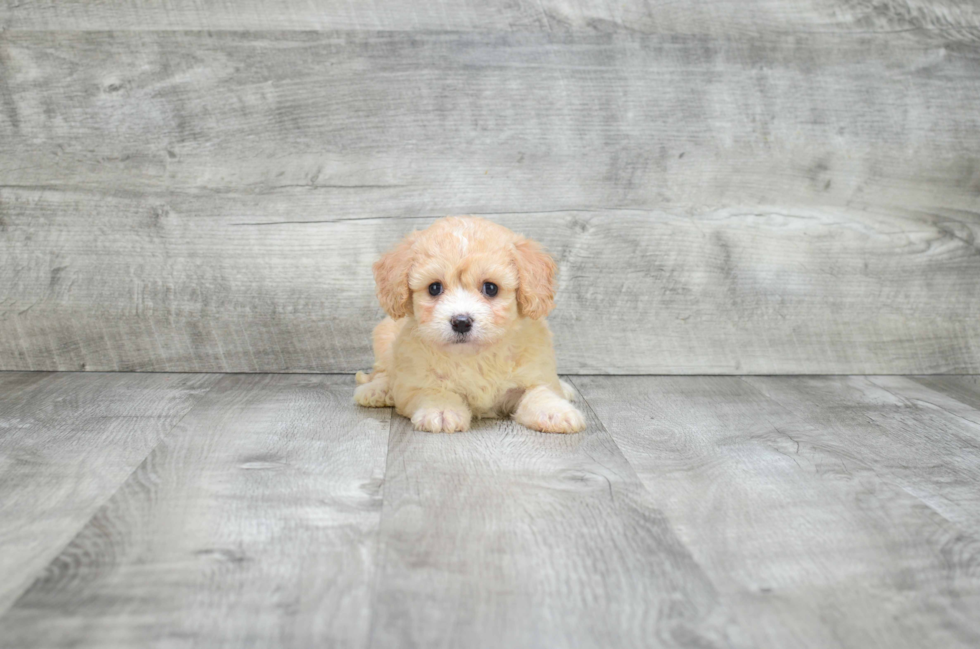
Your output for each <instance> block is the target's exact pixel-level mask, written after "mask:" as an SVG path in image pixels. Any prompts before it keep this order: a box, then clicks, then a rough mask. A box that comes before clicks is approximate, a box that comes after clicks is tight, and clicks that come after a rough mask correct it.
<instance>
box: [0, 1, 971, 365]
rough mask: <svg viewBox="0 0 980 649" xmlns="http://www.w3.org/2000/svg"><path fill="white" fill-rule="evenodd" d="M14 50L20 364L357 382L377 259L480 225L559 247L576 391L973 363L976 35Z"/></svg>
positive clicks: (2, 306)
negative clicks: (584, 377) (669, 378)
mask: <svg viewBox="0 0 980 649" xmlns="http://www.w3.org/2000/svg"><path fill="white" fill-rule="evenodd" d="M852 4H854V3H852ZM855 6H856V5H855ZM936 6H937V7H939V6H940V5H936ZM950 6H952V5H950ZM885 13H888V12H887V11H886V12H885ZM912 13H914V12H912ZM940 13H943V12H940ZM946 13H948V14H949V15H950V16H953V15H954V14H955V15H959V14H956V12H954V11H952V10H950V12H946ZM946 13H943V15H946ZM899 14H901V12H898V13H896V15H899ZM937 15H938V14H937ZM950 20H953V18H950ZM0 57H2V59H3V62H4V66H3V67H2V71H0V79H2V83H0V95H2V97H3V101H2V102H0V106H2V107H3V109H2V111H0V129H2V132H3V135H4V136H5V139H4V141H5V146H4V148H3V151H2V152H0V179H2V182H0V283H2V284H3V285H4V287H5V293H4V295H3V299H2V300H0V368H5V369H45V370H56V369H80V368H85V369H113V370H114V369H140V370H195V371H210V370H216V371H286V372H293V371H353V370H356V369H362V368H364V367H366V366H367V365H368V364H369V363H370V360H371V359H370V349H369V332H370V329H371V327H372V326H373V324H374V322H375V321H376V319H377V318H378V316H379V315H380V314H379V310H378V308H377V306H376V304H375V301H374V297H373V287H372V282H371V278H370V263H371V261H373V259H374V258H375V257H376V256H377V255H378V254H379V253H380V252H381V251H382V250H383V249H384V248H386V247H387V246H389V245H390V244H391V243H393V242H394V241H395V240H396V239H397V238H398V237H399V236H401V235H402V234H404V233H405V232H407V231H409V230H410V229H412V228H413V227H416V226H422V225H425V224H426V223H428V222H429V221H431V218H433V217H436V216H441V215H444V214H448V213H476V214H484V215H489V216H490V217H492V218H495V219H496V220H499V221H501V222H504V223H505V224H506V225H508V226H511V227H513V228H515V229H517V230H520V231H524V232H526V233H528V234H529V235H531V236H534V237H537V238H539V239H541V240H542V241H543V242H544V243H545V245H546V246H547V247H548V248H549V249H551V250H552V251H553V252H554V253H555V255H556V256H557V257H558V258H559V260H560V265H561V270H562V287H561V289H560V291H561V292H560V295H559V310H558V311H557V312H556V314H555V317H554V319H553V323H554V329H555V331H556V341H557V345H558V354H559V359H560V363H561V369H562V370H563V371H566V372H575V373H580V372H586V373H595V372H598V373H643V372H657V373H689V372H702V373H783V372H797V373H867V372H871V373H881V372H895V373H899V372H901V373H907V372H918V373H934V372H970V371H980V342H978V341H980V285H978V283H977V282H976V281H975V278H976V277H977V276H978V272H980V255H978V254H977V244H976V242H977V241H978V236H977V235H978V228H980V212H978V210H977V205H978V201H980V163H978V159H977V155H976V152H977V150H978V149H980V112H978V111H976V110H975V109H974V108H975V106H977V105H980V65H978V63H980V55H978V52H977V50H976V48H975V47H973V46H970V45H968V44H964V43H954V42H952V41H941V42H938V43H937V42H934V41H932V40H928V39H921V38H918V37H917V36H914V35H909V34H904V33H899V34H890V35H885V34H879V35H855V34H849V35H841V34H836V33H795V34H770V35H769V36H768V37H766V38H764V39H760V38H756V37H750V36H740V35H732V34H729V35H726V36H724V37H716V36H706V35H699V34H687V35H685V34H675V35H643V34H639V33H633V32H624V33H608V34H606V33H590V32H585V33H580V32H574V31H573V32H569V33H564V32H560V31H559V32H554V33H533V32H532V33H513V34H508V33H500V34H487V33H475V34H460V33H453V34H446V33H443V34H436V33H425V34H421V33H415V34H405V33H396V32H386V33H374V32H364V33H357V32H324V33H296V32H262V33H256V34H250V33H201V32H194V33H186V32H184V33H67V34H66V33H20V32H8V33H5V35H4V38H3V42H2V45H0ZM652 332H655V333H652Z"/></svg>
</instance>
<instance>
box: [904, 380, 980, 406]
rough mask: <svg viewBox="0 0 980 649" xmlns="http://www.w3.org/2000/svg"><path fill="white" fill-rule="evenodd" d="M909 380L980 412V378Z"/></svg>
mask: <svg viewBox="0 0 980 649" xmlns="http://www.w3.org/2000/svg"><path fill="white" fill-rule="evenodd" d="M909 378H911V379H913V380H914V381H916V382H918V383H921V384H922V385H924V386H926V387H928V388H931V389H933V390H935V391H936V392H941V393H943V394H945V395H946V396H949V397H952V398H954V399H957V400H959V401H962V402H963V403H965V404H967V405H968V406H970V407H972V408H975V409H977V410H980V376H914V377H909Z"/></svg>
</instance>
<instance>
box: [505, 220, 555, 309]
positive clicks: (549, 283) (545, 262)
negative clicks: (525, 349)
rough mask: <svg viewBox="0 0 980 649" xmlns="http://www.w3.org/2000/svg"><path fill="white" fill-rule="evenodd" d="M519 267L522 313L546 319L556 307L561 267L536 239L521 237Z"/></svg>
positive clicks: (517, 255) (516, 260)
mask: <svg viewBox="0 0 980 649" xmlns="http://www.w3.org/2000/svg"><path fill="white" fill-rule="evenodd" d="M514 248H515V255H514V263H515V265H516V266H517V281H518V286H517V306H518V308H519V309H520V311H521V315H523V316H524V317H527V318H531V319H533V320H537V319H538V318H543V317H544V316H546V315H548V314H549V313H551V310H552V309H554V308H555V275H556V274H557V272H558V267H557V266H556V265H555V260H554V259H552V258H551V255H549V254H548V253H546V252H545V251H544V250H543V249H542V248H541V246H540V245H539V244H538V243H537V242H536V241H531V240H530V239H524V238H521V239H519V240H518V241H516V242H515V243H514Z"/></svg>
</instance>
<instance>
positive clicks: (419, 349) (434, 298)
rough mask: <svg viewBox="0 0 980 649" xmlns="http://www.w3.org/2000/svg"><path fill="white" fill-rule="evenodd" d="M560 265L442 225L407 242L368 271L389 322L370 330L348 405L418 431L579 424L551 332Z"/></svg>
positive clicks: (494, 230) (478, 222)
mask: <svg viewBox="0 0 980 649" xmlns="http://www.w3.org/2000/svg"><path fill="white" fill-rule="evenodd" d="M555 270H556V267H555V262H554V260H552V258H551V257H550V256H549V255H548V254H547V253H546V252H544V251H543V250H542V249H541V247H540V246H539V245H538V244H537V243H535V242H534V241H531V240H529V239H526V238H524V237H522V236H520V235H517V234H514V233H513V232H511V231H510V230H508V229H507V228H505V227H503V226H501V225H497V224H496V223H491V222H490V221H486V220H484V219H478V218H474V217H448V218H444V219H440V220H438V221H436V222H435V223H433V224H432V225H431V226H430V227H429V228H428V229H426V230H423V231H421V232H413V233H412V234H410V235H408V236H407V237H405V239H404V240H402V242H401V243H399V244H398V245H397V246H395V248H394V249H392V250H391V251H389V252H388V253H386V254H385V255H384V256H383V257H382V258H381V259H380V260H379V261H378V262H377V263H376V264H375V265H374V278H375V281H376V282H377V289H378V299H379V300H380V301H381V306H382V307H383V308H384V310H385V311H386V312H387V313H388V315H389V316H390V317H388V318H385V320H383V321H382V322H381V324H379V325H378V326H377V327H376V328H375V330H374V358H375V361H374V370H373V371H372V372H371V373H370V374H364V373H363V372H358V374H357V382H358V383H359V384H360V385H358V387H357V389H356V390H355V392H354V400H355V401H357V403H359V404H360V405H362V406H372V407H381V406H392V405H393V406H395V409H396V410H397V411H398V412H399V414H402V415H404V416H406V417H409V418H410V419H411V420H412V423H413V424H415V428H416V429H418V430H427V431H431V432H434V433H437V432H447V433H451V432H454V431H461V430H467V429H468V428H469V426H470V420H471V419H472V417H473V416H474V415H475V416H477V417H508V416H513V418H514V420H515V421H517V422H518V423H521V424H523V425H525V426H527V427H529V428H533V429H535V430H540V431H544V432H549V433H574V432H577V431H580V430H582V429H583V428H585V419H584V418H583V417H582V413H580V412H579V411H578V410H577V409H576V408H575V406H573V405H572V404H571V403H569V399H571V398H572V396H573V391H572V389H571V387H570V386H568V385H567V384H566V383H564V382H562V381H559V380H558V374H557V372H556V369H555V352H554V349H553V348H552V345H551V331H550V330H549V329H548V323H547V322H545V316H546V315H548V313H549V312H550V311H551V310H552V309H553V308H554V306H555V303H554V296H555Z"/></svg>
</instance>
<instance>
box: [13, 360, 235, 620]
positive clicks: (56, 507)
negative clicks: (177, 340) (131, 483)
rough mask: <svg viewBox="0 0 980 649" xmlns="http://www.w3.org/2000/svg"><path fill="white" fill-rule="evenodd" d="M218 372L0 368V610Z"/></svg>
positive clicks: (23, 587)
mask: <svg viewBox="0 0 980 649" xmlns="http://www.w3.org/2000/svg"><path fill="white" fill-rule="evenodd" d="M217 378H218V377H216V376H214V375H206V374H197V375H168V374H138V375H128V374H74V373H72V374H44V373H0V521H2V522H0V614H2V612H3V611H5V610H6V609H7V608H8V607H9V606H10V605H11V604H13V602H14V600H16V599H17V597H18V596H19V595H20V594H21V593H22V592H23V591H24V590H25V589H26V588H27V587H28V586H30V584H31V581H33V579H34V578H35V577H36V576H37V574H38V573H39V572H41V571H42V570H43V569H44V567H45V566H46V565H47V564H48V563H49V562H50V561H51V560H52V559H53V558H54V557H55V556H57V554H58V553H59V552H60V551H61V550H62V549H63V548H64V546H65V544H67V543H68V542H69V541H70V540H71V539H72V537H74V536H75V534H77V533H78V531H79V530H80V529H81V528H82V527H83V526H84V525H85V523H86V522H88V520H89V519H90V518H91V517H92V515H93V514H94V513H95V512H96V511H97V510H98V508H99V507H100V506H102V504H103V503H105V501H106V500H107V499H108V498H109V497H110V496H111V495H112V494H113V493H114V492H115V491H116V489H117V488H118V487H119V486H120V485H121V484H122V483H123V482H124V481H125V480H126V478H127V477H128V476H129V475H130V473H131V472H132V471H133V470H134V469H135V468H136V467H137V466H138V465H139V463H140V462H142V461H143V459H144V458H145V457H146V456H147V455H148V454H149V453H150V451H151V450H152V449H153V447H154V446H155V445H156V444H157V443H158V442H159V441H160V440H161V439H162V438H163V436H164V435H166V434H167V433H168V431H170V429H171V428H172V427H173V426H174V425H175V424H176V423H177V422H178V421H179V420H180V418H181V417H183V416H184V415H185V414H186V413H187V411H188V410H190V408H191V407H192V406H193V405H194V403H195V402H197V401H198V400H199V399H200V398H201V397H203V396H204V394H205V393H206V392H207V390H208V389H209V388H210V387H211V386H212V385H214V383H215V382H216V381H217ZM0 635H2V632H0Z"/></svg>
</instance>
